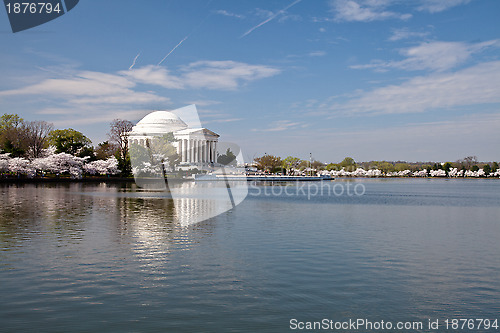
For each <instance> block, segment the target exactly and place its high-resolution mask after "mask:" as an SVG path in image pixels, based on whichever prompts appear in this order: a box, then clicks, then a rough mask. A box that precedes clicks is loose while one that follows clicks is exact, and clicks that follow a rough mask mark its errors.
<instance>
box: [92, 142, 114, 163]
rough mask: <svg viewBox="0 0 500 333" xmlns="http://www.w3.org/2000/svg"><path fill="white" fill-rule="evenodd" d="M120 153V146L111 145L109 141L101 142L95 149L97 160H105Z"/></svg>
mask: <svg viewBox="0 0 500 333" xmlns="http://www.w3.org/2000/svg"><path fill="white" fill-rule="evenodd" d="M117 151H118V146H117V145H115V144H113V143H110V142H109V141H104V142H101V143H99V144H98V145H97V147H96V149H95V155H96V158H97V159H99V160H105V159H108V158H110V157H111V156H114V155H115V153H116V152H117Z"/></svg>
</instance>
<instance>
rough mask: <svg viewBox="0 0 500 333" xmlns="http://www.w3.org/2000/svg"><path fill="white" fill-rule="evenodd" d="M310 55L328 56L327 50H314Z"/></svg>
mask: <svg viewBox="0 0 500 333" xmlns="http://www.w3.org/2000/svg"><path fill="white" fill-rule="evenodd" d="M308 56H310V57H324V56H326V52H325V51H313V52H309V54H308Z"/></svg>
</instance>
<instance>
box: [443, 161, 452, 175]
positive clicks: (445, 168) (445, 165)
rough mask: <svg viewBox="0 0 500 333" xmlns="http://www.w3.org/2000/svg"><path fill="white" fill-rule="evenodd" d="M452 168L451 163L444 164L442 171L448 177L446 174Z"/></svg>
mask: <svg viewBox="0 0 500 333" xmlns="http://www.w3.org/2000/svg"><path fill="white" fill-rule="evenodd" d="M452 167H453V164H452V163H451V162H446V163H445V164H443V170H444V171H445V172H446V176H448V173H449V172H450V169H451V168H452Z"/></svg>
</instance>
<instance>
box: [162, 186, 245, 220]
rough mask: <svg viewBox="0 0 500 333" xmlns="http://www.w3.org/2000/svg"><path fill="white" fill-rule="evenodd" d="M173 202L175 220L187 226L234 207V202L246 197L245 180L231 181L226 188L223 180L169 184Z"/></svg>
mask: <svg viewBox="0 0 500 333" xmlns="http://www.w3.org/2000/svg"><path fill="white" fill-rule="evenodd" d="M169 187H170V193H171V195H172V198H173V200H174V203H175V210H176V221H177V223H179V224H180V225H181V226H184V227H185V226H189V225H192V224H195V223H198V222H201V221H204V220H207V219H210V218H213V217H215V216H217V215H220V214H222V213H224V212H227V211H229V210H231V209H232V208H234V202H235V201H236V203H239V202H241V200H243V198H245V197H246V195H247V192H248V188H247V186H246V182H245V183H242V182H231V186H230V188H228V186H227V184H226V182H224V181H204V182H185V183H181V184H169Z"/></svg>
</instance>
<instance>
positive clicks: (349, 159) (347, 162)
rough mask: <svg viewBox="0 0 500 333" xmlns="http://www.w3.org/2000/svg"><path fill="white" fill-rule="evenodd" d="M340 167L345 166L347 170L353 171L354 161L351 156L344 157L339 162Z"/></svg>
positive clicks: (354, 167)
mask: <svg viewBox="0 0 500 333" xmlns="http://www.w3.org/2000/svg"><path fill="white" fill-rule="evenodd" d="M339 164H340V167H342V168H345V169H346V170H347V171H354V170H355V169H356V162H355V161H354V159H353V158H352V157H346V158H344V160H343V161H342V162H340V163H339Z"/></svg>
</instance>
